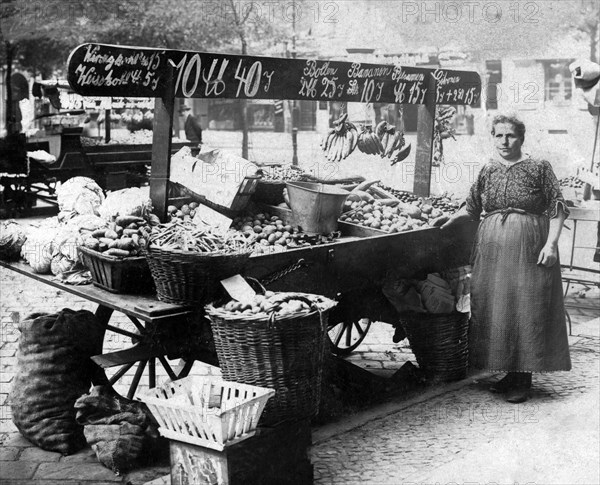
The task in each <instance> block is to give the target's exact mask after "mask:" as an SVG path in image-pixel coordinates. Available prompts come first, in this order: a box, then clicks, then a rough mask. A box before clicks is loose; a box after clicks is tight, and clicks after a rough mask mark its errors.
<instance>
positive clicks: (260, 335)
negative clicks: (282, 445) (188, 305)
mask: <svg viewBox="0 0 600 485" xmlns="http://www.w3.org/2000/svg"><path fill="white" fill-rule="evenodd" d="M288 295H289V298H290V299H291V298H302V297H306V298H308V297H310V298H311V300H312V302H313V303H314V301H315V298H319V299H320V301H321V302H322V303H321V304H319V305H314V304H313V306H312V308H311V311H310V312H309V313H306V312H303V313H294V314H288V315H285V316H283V317H280V318H278V319H277V320H273V319H271V320H268V319H264V318H259V317H257V316H253V315H240V314H230V313H228V312H225V311H223V310H222V309H219V308H215V307H214V306H212V305H208V306H207V307H206V313H207V315H208V317H209V319H210V321H211V327H212V331H213V336H214V341H215V347H216V349H217V356H218V358H219V365H220V366H221V371H222V373H223V378H224V379H226V380H229V381H235V382H241V383H243V384H249V385H254V386H260V387H268V388H271V389H275V391H276V393H275V396H273V398H271V399H270V400H269V402H268V403H267V405H266V408H265V411H264V413H263V416H262V418H261V421H260V424H261V425H274V424H276V423H280V422H283V421H293V420H297V419H302V418H308V417H312V416H314V415H316V414H317V413H318V411H319V403H320V400H321V380H322V373H323V358H324V352H325V350H326V349H327V348H328V347H327V346H326V342H327V338H326V334H327V318H328V312H329V310H330V309H331V308H333V306H334V305H335V302H333V301H332V300H329V299H327V298H323V297H318V296H317V295H307V294H304V293H289V294H288Z"/></svg>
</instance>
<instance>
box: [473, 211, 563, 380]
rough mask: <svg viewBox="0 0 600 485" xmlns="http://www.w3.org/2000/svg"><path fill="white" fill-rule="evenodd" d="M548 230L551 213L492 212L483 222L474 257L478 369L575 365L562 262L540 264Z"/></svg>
mask: <svg viewBox="0 0 600 485" xmlns="http://www.w3.org/2000/svg"><path fill="white" fill-rule="evenodd" d="M503 219H505V220H504V221H503ZM548 228H549V221H548V218H547V217H545V216H536V215H532V214H518V213H510V214H492V215H490V216H488V217H486V218H485V219H484V220H483V221H482V222H481V224H480V226H479V230H478V232H477V238H476V244H475V247H474V249H473V260H472V264H473V273H472V280H471V282H472V285H471V313H472V314H471V326H470V331H469V356H470V363H471V366H472V367H474V368H476V369H487V370H492V371H507V372H552V371H567V370H570V369H571V358H570V355H569V342H568V338H567V327H566V323H565V308H564V301H563V290H562V281H561V273H560V262H559V261H557V262H556V263H555V264H554V265H553V266H552V267H551V268H546V267H544V266H541V265H538V264H537V261H538V257H539V254H540V251H541V249H542V247H543V246H544V244H545V243H546V239H547V237H548Z"/></svg>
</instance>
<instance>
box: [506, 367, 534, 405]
mask: <svg viewBox="0 0 600 485" xmlns="http://www.w3.org/2000/svg"><path fill="white" fill-rule="evenodd" d="M514 384H515V385H514V388H513V389H511V390H510V391H509V392H508V395H507V396H506V402H509V403H512V404H520V403H522V402H525V401H527V399H529V390H530V389H531V372H520V373H518V375H517V377H516V379H515V382H514Z"/></svg>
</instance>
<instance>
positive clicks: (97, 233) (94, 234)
mask: <svg viewBox="0 0 600 485" xmlns="http://www.w3.org/2000/svg"><path fill="white" fill-rule="evenodd" d="M105 234H106V229H96V230H95V231H92V237H95V238H96V239H99V238H101V237H104V235H105Z"/></svg>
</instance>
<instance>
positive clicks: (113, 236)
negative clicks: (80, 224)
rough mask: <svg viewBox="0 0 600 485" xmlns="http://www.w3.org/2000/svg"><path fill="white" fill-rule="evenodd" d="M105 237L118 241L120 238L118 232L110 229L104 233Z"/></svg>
mask: <svg viewBox="0 0 600 485" xmlns="http://www.w3.org/2000/svg"><path fill="white" fill-rule="evenodd" d="M104 237H107V238H109V239H117V238H118V237H119V235H118V234H117V232H116V231H112V230H110V229H109V230H107V231H106V232H105V233H104Z"/></svg>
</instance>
